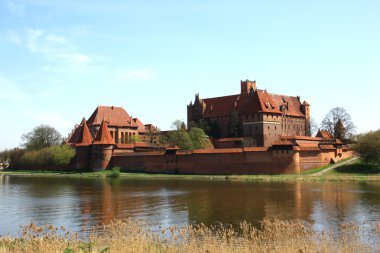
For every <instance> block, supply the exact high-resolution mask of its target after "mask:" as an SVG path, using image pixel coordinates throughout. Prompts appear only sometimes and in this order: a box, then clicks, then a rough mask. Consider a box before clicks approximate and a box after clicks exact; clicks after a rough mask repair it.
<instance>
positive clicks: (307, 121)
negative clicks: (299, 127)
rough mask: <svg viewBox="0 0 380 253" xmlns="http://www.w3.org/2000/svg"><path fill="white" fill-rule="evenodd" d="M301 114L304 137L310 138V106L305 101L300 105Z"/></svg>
mask: <svg viewBox="0 0 380 253" xmlns="http://www.w3.org/2000/svg"><path fill="white" fill-rule="evenodd" d="M301 112H302V113H303V114H305V135H306V136H311V129H310V104H309V103H308V102H306V101H305V100H304V101H303V103H302V104H301Z"/></svg>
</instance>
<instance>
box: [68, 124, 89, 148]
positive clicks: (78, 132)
mask: <svg viewBox="0 0 380 253" xmlns="http://www.w3.org/2000/svg"><path fill="white" fill-rule="evenodd" d="M92 142H93V138H92V135H91V132H90V129H89V128H88V126H87V124H86V120H85V119H84V118H83V120H82V122H81V124H80V125H79V126H77V127H76V128H75V131H74V133H73V134H72V135H71V137H70V140H69V141H68V143H69V144H71V145H74V146H77V147H85V146H90V145H91V144H92Z"/></svg>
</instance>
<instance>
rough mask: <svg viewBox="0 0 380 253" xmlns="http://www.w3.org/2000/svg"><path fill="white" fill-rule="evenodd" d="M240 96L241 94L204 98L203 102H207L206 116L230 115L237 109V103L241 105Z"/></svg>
mask: <svg viewBox="0 0 380 253" xmlns="http://www.w3.org/2000/svg"><path fill="white" fill-rule="evenodd" d="M240 96H241V95H240V94H239V95H232V96H225V97H216V98H206V99H203V102H205V104H206V110H205V117H220V116H228V115H230V113H231V111H232V110H234V109H235V105H236V106H240Z"/></svg>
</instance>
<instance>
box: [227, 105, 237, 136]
mask: <svg viewBox="0 0 380 253" xmlns="http://www.w3.org/2000/svg"><path fill="white" fill-rule="evenodd" d="M227 131H228V137H239V136H240V120H239V115H238V114H237V112H236V111H235V110H233V111H231V113H230V116H229V119H228V125H227Z"/></svg>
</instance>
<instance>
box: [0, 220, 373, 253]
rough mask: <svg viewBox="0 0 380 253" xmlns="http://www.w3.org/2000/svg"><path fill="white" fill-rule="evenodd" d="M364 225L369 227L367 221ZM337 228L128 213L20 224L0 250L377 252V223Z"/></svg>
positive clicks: (65, 252)
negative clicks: (184, 222) (70, 224)
mask: <svg viewBox="0 0 380 253" xmlns="http://www.w3.org/2000/svg"><path fill="white" fill-rule="evenodd" d="M367 228H368V227H367ZM338 230H339V232H337V231H336V232H332V231H324V232H321V233H317V232H315V231H314V230H313V229H312V226H311V225H310V224H308V223H304V222H301V221H280V220H274V221H270V220H264V221H262V223H261V227H260V228H255V227H254V226H252V225H251V224H249V223H247V222H242V223H241V224H240V227H239V228H232V227H223V226H210V227H208V226H205V225H203V224H200V225H196V226H192V225H189V226H185V227H177V226H172V227H168V228H161V227H160V228H159V229H158V230H157V229H156V230H155V231H152V228H151V227H150V226H148V225H147V224H145V223H143V222H141V221H136V220H133V219H127V220H124V221H120V220H115V221H113V222H111V223H110V224H108V225H103V226H95V227H91V228H88V229H83V231H81V233H76V232H71V231H67V230H66V229H65V228H64V227H55V226H52V225H45V226H36V225H35V224H30V225H27V226H23V227H21V231H20V236H19V237H18V238H12V237H10V236H2V237H0V252H42V253H45V252H46V253H47V252H49V253H50V252H63V253H82V252H83V253H92V252H101V253H106V252H144V253H145V252H222V253H223V252H284V253H287V252H302V253H306V252H320V253H323V252H342V253H343V252H344V253H346V252H355V253H360V252H377V251H378V250H379V249H380V244H379V243H378V242H377V239H378V238H379V234H380V224H378V225H374V226H372V228H371V231H372V232H373V233H371V234H372V237H373V238H365V240H363V235H364V226H358V225H354V224H343V225H341V226H340V228H339V229H338Z"/></svg>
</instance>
